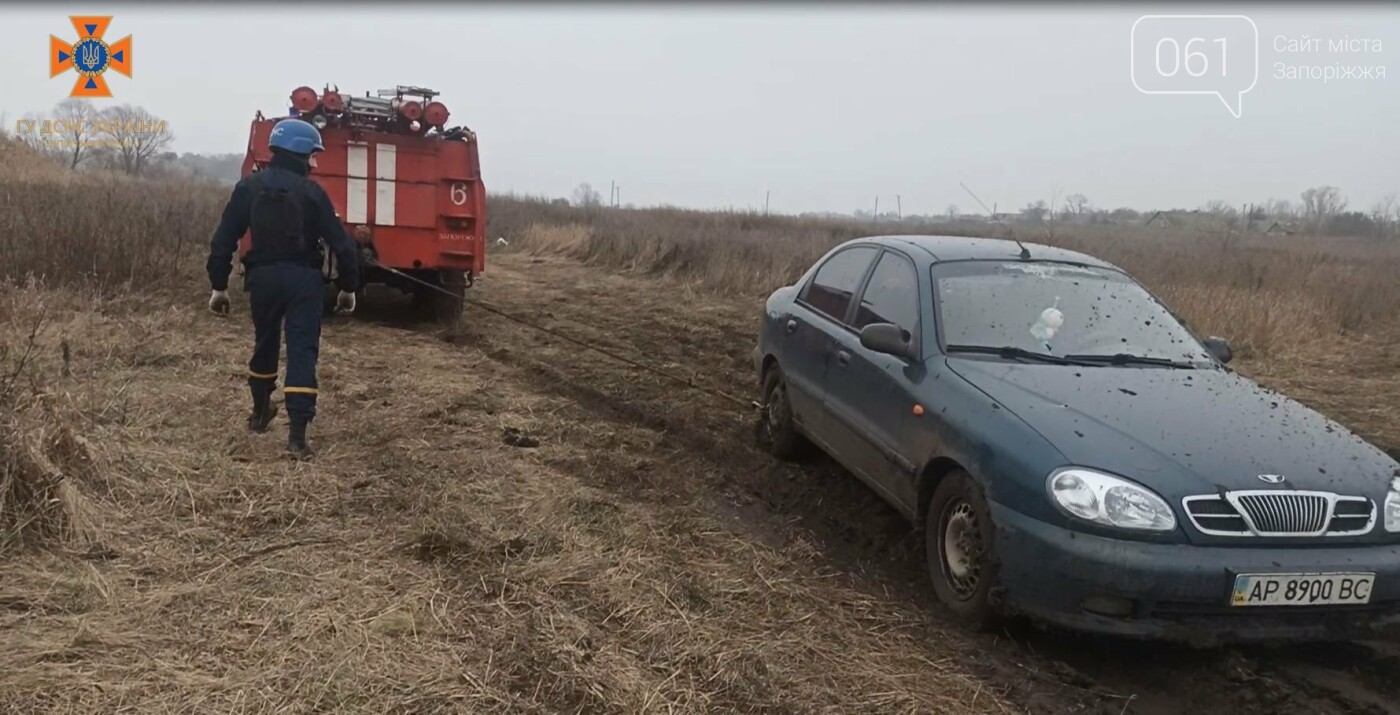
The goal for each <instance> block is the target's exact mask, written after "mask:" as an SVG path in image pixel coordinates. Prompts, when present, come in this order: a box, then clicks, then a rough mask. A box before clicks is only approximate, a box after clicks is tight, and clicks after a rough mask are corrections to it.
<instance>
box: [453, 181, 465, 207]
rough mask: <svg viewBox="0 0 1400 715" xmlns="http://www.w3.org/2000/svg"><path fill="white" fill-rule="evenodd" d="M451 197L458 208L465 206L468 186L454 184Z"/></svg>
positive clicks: (460, 183) (458, 183) (459, 183)
mask: <svg viewBox="0 0 1400 715" xmlns="http://www.w3.org/2000/svg"><path fill="white" fill-rule="evenodd" d="M451 196H452V203H454V204H456V205H458V206H461V205H462V204H465V203H466V202H467V185H466V184H464V183H462V182H460V181H459V182H457V183H455V184H453V185H452V192H451Z"/></svg>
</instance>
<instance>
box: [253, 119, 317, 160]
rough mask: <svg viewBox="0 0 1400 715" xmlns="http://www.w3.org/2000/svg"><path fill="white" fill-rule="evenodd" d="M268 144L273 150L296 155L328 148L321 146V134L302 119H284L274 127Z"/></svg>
mask: <svg viewBox="0 0 1400 715" xmlns="http://www.w3.org/2000/svg"><path fill="white" fill-rule="evenodd" d="M267 143H268V145H269V146H271V147H272V148H273V149H285V150H287V151H290V152H292V153H295V154H310V153H312V152H317V151H325V150H326V147H324V146H322V145H321V132H319V131H316V127H313V126H311V124H310V123H308V122H304V121H302V120H300V119H283V120H282V121H280V122H278V123H277V124H276V125H275V126H273V127H272V137H271V138H270V139H268V141H267Z"/></svg>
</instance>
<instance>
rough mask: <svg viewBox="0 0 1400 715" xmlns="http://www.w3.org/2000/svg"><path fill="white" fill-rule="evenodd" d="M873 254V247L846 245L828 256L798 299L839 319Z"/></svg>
mask: <svg viewBox="0 0 1400 715" xmlns="http://www.w3.org/2000/svg"><path fill="white" fill-rule="evenodd" d="M874 258H875V249H874V248H872V247H870V246H857V247H855V248H848V249H846V250H844V251H841V252H840V253H838V254H836V255H834V256H832V257H831V258H830V259H828V260H827V262H826V263H824V264H822V267H821V268H818V269H817V274H816V275H815V276H812V281H811V282H810V283H808V284H807V289H806V291H805V292H804V293H803V295H802V300H803V301H805V302H806V303H807V304H808V305H810V306H812V308H814V309H816V310H818V311H821V312H822V313H825V314H827V315H828V316H830V317H831V318H833V319H835V320H836V321H838V322H840V321H841V320H843V319H844V318H845V317H846V308H848V307H850V305H851V297H852V296H853V295H854V294H855V292H856V288H859V287H860V279H862V278H864V277H865V270H866V269H867V268H869V267H870V261H871V260H873V259H874Z"/></svg>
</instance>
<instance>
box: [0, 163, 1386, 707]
mask: <svg viewBox="0 0 1400 715" xmlns="http://www.w3.org/2000/svg"><path fill="white" fill-rule="evenodd" d="M12 169H13V170H12ZM224 191H225V190H224V189H220V188H218V187H210V186H199V185H181V186H170V185H161V184H156V183H150V184H144V183H140V184H133V183H114V182H105V181H100V180H99V181H80V180H73V179H71V178H70V177H68V176H67V175H64V174H61V173H57V174H55V173H49V172H46V171H45V170H43V169H42V167H38V166H37V165H34V164H33V162H32V161H30V160H29V158H28V157H25V156H23V155H22V154H18V155H17V154H16V153H15V152H14V151H13V150H11V149H10V148H8V147H6V146H5V145H4V144H3V142H0V252H2V253H0V255H4V256H6V260H5V261H4V262H2V263H0V712H13V713H32V712H127V711H131V712H190V711H201V712H269V713H270V712H413V713H418V712H502V713H506V712H509V713H516V712H540V713H545V712H549V713H553V712H569V713H613V712H616V713H635V712H765V713H808V712H832V713H846V712H871V713H891V712H909V713H915V712H917V713H925V712H945V713H969V712H1043V713H1064V712H1090V713H1123V712H1142V713H1174V712H1182V711H1187V710H1196V711H1200V712H1218V711H1221V710H1222V709H1227V708H1228V709H1229V711H1231V712H1234V713H1274V712H1283V711H1284V710H1283V708H1285V707H1287V708H1290V709H1292V711H1297V712H1357V713H1370V712H1386V711H1387V709H1388V708H1389V707H1391V705H1390V703H1393V702H1394V701H1396V700H1397V699H1400V683H1397V681H1396V679H1395V677H1394V675H1393V674H1394V673H1395V672H1400V646H1397V645H1395V644H1392V643H1386V642H1378V643H1366V644H1346V645H1335V646H1324V647H1314V648H1309V649H1305V650H1300V649H1296V648H1295V649H1287V648H1285V649H1268V648H1255V649H1224V650H1216V651H1206V652H1196V651H1190V650H1187V649H1183V648H1176V647H1165V646H1153V645H1146V644H1136V643H1119V642H1114V641H1104V640H1097V639H1083V638H1073V637H1069V636H1065V635H1063V634H1055V633H1048V634H1047V633H1043V632H1040V631H1038V630H1035V629H1029V628H1026V629H1013V630H1009V631H1007V632H1004V633H997V634H969V633H965V632H962V631H960V630H958V629H956V628H954V627H952V626H950V625H949V623H948V622H947V621H946V620H945V619H944V618H943V616H942V615H941V614H940V613H939V611H938V609H937V607H936V606H934V605H932V603H931V601H932V599H931V595H930V593H929V591H928V589H927V588H926V587H925V585H924V579H923V576H922V573H921V569H922V567H921V560H922V555H921V554H920V552H919V546H918V544H919V541H920V540H919V539H918V538H917V536H916V535H913V534H911V533H910V531H909V529H908V527H907V526H905V525H904V524H903V523H902V522H901V521H900V519H899V517H898V516H897V515H896V514H894V513H893V511H892V510H890V509H889V508H888V507H886V506H884V505H883V503H882V502H880V501H879V499H878V498H877V497H875V496H874V495H873V494H872V493H870V492H869V491H868V490H866V489H865V488H864V487H862V486H860V485H859V484H858V483H857V482H856V481H855V480H854V479H853V478H851V477H850V476H849V475H847V474H845V473H844V472H843V471H842V470H840V469H839V468H837V467H835V466H833V465H831V464H829V463H817V464H812V465H801V466H794V465H787V464H779V463H775V462H773V461H772V460H770V459H769V458H767V457H766V456H765V455H763V454H762V453H761V452H760V451H759V450H757V449H756V448H755V446H754V445H753V443H752V431H753V430H752V428H753V415H751V414H750V413H748V412H747V411H745V410H742V409H739V408H736V407H735V406H734V405H732V404H729V403H726V402H723V401H718V400H715V399H714V398H713V397H710V396H707V395H705V394H703V393H699V392H693V391H686V390H680V389H677V387H676V386H675V385H674V384H670V383H667V382H665V381H662V380H660V379H658V378H657V377H655V376H653V375H650V374H646V373H641V372H638V371H636V370H634V369H631V368H628V367H627V366H625V365H619V364H616V363H613V362H611V361H609V360H608V359H606V358H604V357H602V356H600V355H598V354H595V353H591V352H588V351H582V350H580V349H578V348H576V347H575V346H574V345H573V344H571V343H568V342H565V341H561V340H558V339H556V338H552V337H550V336H548V335H544V334H539V333H534V332H531V331H529V330H527V329H525V328H523V327H521V326H519V325H517V324H515V323H512V322H508V321H505V320H502V319H500V318H497V317H495V316H492V315H490V314H488V313H483V312H481V311H473V310H472V309H471V308H470V307H469V308H468V309H467V318H466V319H465V321H464V324H462V325H460V326H456V327H455V328H453V329H449V330H445V331H444V330H442V329H441V328H439V327H438V326H436V325H433V324H428V323H422V322H416V321H415V320H413V319H411V318H409V317H406V314H407V312H408V311H407V306H408V301H407V299H404V298H400V297H398V296H396V295H394V294H392V293H391V292H385V291H378V292H373V293H371V295H370V299H369V300H368V301H367V302H366V305H365V306H364V308H363V309H362V311H361V314H359V315H357V316H355V317H353V318H348V319H346V318H337V319H333V320H331V321H329V322H328V323H327V325H326V328H325V334H324V342H323V348H322V370H321V381H322V384H323V400H322V410H321V416H320V417H319V418H318V420H317V422H316V424H315V425H314V427H313V441H314V442H316V443H317V446H318V447H319V449H320V451H319V454H318V460H317V461H316V462H314V463H312V464H299V463H294V462H292V461H290V460H287V459H285V458H283V457H282V455H281V452H280V447H281V441H280V440H281V435H280V433H279V432H280V429H282V426H283V425H284V424H285V423H284V422H279V423H278V424H277V425H276V430H277V431H275V432H274V434H272V435H269V436H265V437H256V436H251V435H249V434H247V432H246V430H244V429H243V428H242V418H243V416H244V414H245V411H246V409H247V407H246V404H245V401H246V395H245V389H244V380H243V375H244V370H243V366H244V361H245V359H246V351H247V349H248V347H249V343H250V337H251V325H250V321H249V320H248V318H247V316H246V311H244V310H241V308H242V306H245V305H246V300H245V299H244V298H243V296H241V295H238V294H236V288H237V286H236V285H235V311H234V315H233V316H232V317H230V318H228V319H219V318H215V317H213V316H210V315H209V314H207V312H206V311H205V310H204V306H203V301H204V299H205V297H206V296H207V286H206V285H204V283H203V278H202V270H201V269H202V264H203V258H204V250H205V241H207V237H208V235H209V232H210V231H211V230H212V227H213V225H214V223H215V221H216V218H217V213H218V211H219V209H220V208H221V207H222V201H223V199H224ZM492 212H493V213H492V219H491V221H492V222H491V229H490V231H491V233H490V236H491V239H492V240H493V241H494V239H495V238H496V237H497V236H504V237H506V238H507V239H508V240H509V241H510V243H511V247H510V248H509V249H506V250H504V251H501V252H498V253H493V255H492V256H491V257H490V259H489V260H488V273H487V275H486V276H485V277H484V278H483V279H482V281H481V283H480V284H479V285H478V287H477V288H476V289H474V291H475V292H474V296H473V298H474V299H475V300H479V301H483V302H485V303H489V304H490V305H492V306H495V307H498V308H502V309H505V310H508V311H510V312H511V313H512V314H515V315H518V316H521V317H525V318H528V319H530V320H531V321H534V322H538V323H541V324H544V325H547V326H549V327H551V328H554V329H556V330H559V331H561V332H564V333H566V334H570V335H572V336H575V337H577V338H580V339H584V340H588V341H592V342H595V343H597V344H599V345H601V346H603V347H606V348H608V349H611V350H615V351H619V352H626V353H628V354H631V355H634V356H636V357H637V358H638V359H643V360H645V361H647V362H648V363H649V364H653V365H655V366H657V367H660V368H663V369H666V370H669V371H671V372H674V373H678V374H681V375H685V376H687V377H689V378H691V379H692V380H693V381H694V382H695V383H696V384H699V385H703V386H706V387H711V388H715V389H722V390H725V391H728V392H733V393H735V394H739V395H741V396H743V397H745V398H747V397H753V396H754V395H753V393H754V391H755V390H754V389H753V387H752V385H751V383H752V382H753V377H752V375H751V374H750V373H751V370H752V368H751V366H750V365H749V364H748V357H747V355H748V351H749V349H750V348H751V347H752V341H753V339H754V331H755V330H756V327H757V320H756V316H757V310H758V306H759V305H760V302H761V300H762V299H763V297H764V296H765V295H766V293H767V292H768V291H769V290H770V289H771V288H772V287H774V286H776V285H779V284H780V283H782V282H783V281H785V280H788V279H790V278H791V277H793V276H795V275H796V274H797V273H800V272H801V271H802V270H803V269H804V268H805V267H806V266H807V265H808V264H810V262H811V260H812V259H813V258H815V257H816V256H817V255H820V254H821V253H822V252H824V251H825V250H826V249H827V248H829V247H830V246H832V245H834V244H835V243H836V242H838V241H840V240H842V239H844V238H848V237H852V236H856V235H861V234H868V233H876V232H883V231H884V227H876V226H860V225H856V224H849V225H847V224H839V223H829V222H816V221H803V220H797V219H792V218H782V217H770V218H765V217H759V216H750V215H739V214H722V213H699V212H682V211H673V210H643V211H620V210H619V211H606V210H603V211H596V212H589V211H584V210H580V209H571V208H567V207H559V206H551V205H549V204H547V203H545V202H535V201H530V200H526V199H512V198H502V199H499V200H494V201H493V203H492ZM973 229H974V227H971V226H952V227H947V228H946V230H947V231H950V232H951V231H960V232H968V231H972V230H973ZM1090 229H1093V227H1086V228H1085V229H1084V230H1082V231H1076V232H1074V233H1073V235H1070V234H1069V232H1068V231H1061V232H1060V233H1059V235H1053V236H1049V237H1047V236H1045V235H1036V236H1023V238H1027V239H1034V240H1036V241H1038V242H1046V243H1055V244H1057V245H1067V246H1072V247H1076V248H1080V249H1083V250H1087V251H1090V252H1092V253H1095V254H1097V255H1100V256H1103V257H1105V258H1107V259H1109V260H1113V261H1115V262H1119V263H1120V264H1122V265H1124V266H1125V267H1127V268H1128V269H1129V270H1131V271H1133V272H1134V273H1136V274H1137V275H1139V276H1140V277H1141V278H1142V279H1143V281H1144V282H1145V283H1147V284H1148V286H1149V287H1150V288H1152V289H1153V290H1154V291H1155V292H1157V293H1158V294H1159V295H1161V296H1162V297H1163V298H1164V299H1165V300H1167V301H1168V303H1169V304H1171V305H1172V306H1173V307H1174V308H1175V309H1176V310H1177V311H1178V312H1179V313H1180V314H1182V315H1183V316H1184V317H1185V319H1186V320H1188V321H1189V322H1190V323H1191V324H1192V325H1193V326H1194V327H1196V328H1197V329H1198V330H1200V331H1201V332H1209V333H1215V334H1220V335H1224V336H1227V337H1229V338H1231V339H1232V340H1233V341H1234V342H1235V343H1236V345H1237V346H1239V347H1240V348H1241V352H1242V353H1243V355H1242V358H1241V360H1240V362H1239V366H1240V369H1241V370H1242V371H1243V372H1246V373H1248V374H1250V375H1252V376H1254V377H1256V378H1257V379H1260V380H1261V381H1263V382H1265V383H1266V384H1268V385H1270V386H1272V387H1277V388H1280V389H1282V390H1284V391H1286V392H1288V393H1289V394H1292V395H1294V396H1296V397H1298V398H1300V399H1302V400H1304V401H1306V402H1308V403H1309V404H1312V405H1313V406H1315V407H1318V408H1319V409H1322V410H1324V411H1325V412H1327V413H1328V414H1330V415H1332V416H1334V417H1336V418H1338V419H1339V420H1341V421H1342V422H1343V423H1345V424H1347V425H1348V426H1350V427H1352V428H1353V429H1355V430H1357V431H1358V432H1360V433H1361V434H1362V435H1364V436H1366V437H1367V438H1369V439H1371V440H1373V441H1376V442H1377V443H1379V444H1382V445H1383V446H1386V447H1389V448H1392V449H1394V448H1397V447H1400V413H1397V406H1396V400H1394V399H1393V398H1392V399H1384V396H1385V395H1392V396H1393V395H1394V393H1395V389H1394V385H1395V384H1396V380H1397V378H1400V349H1397V348H1400V334H1397V325H1396V318H1397V316H1400V292H1397V287H1396V285H1395V281H1394V280H1393V276H1395V275H1396V274H1397V269H1400V253H1398V252H1397V251H1396V248H1395V247H1393V246H1385V245H1374V244H1369V243H1367V242H1364V241H1359V240H1353V239H1326V240H1309V239H1303V238H1289V239H1286V240H1283V241H1276V240H1272V239H1264V238H1261V237H1244V236H1238V235H1235V236H1212V235H1176V234H1172V233H1169V232H1168V233H1156V232H1153V233H1146V232H1143V233H1139V234H1135V235H1132V234H1129V233H1115V232H1109V231H1106V230H1098V229H1094V230H1090ZM907 230H920V229H907ZM10 257H14V259H13V260H11V259H10ZM236 283H237V282H236V281H235V284H236ZM522 437H523V439H522Z"/></svg>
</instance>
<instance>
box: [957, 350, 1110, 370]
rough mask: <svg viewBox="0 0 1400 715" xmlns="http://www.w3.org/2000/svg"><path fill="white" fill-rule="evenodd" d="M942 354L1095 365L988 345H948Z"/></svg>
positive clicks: (1031, 351)
mask: <svg viewBox="0 0 1400 715" xmlns="http://www.w3.org/2000/svg"><path fill="white" fill-rule="evenodd" d="M944 352H949V353H982V354H984V355H997V356H999V357H1004V358H1006V359H1008V360H1039V361H1041V362H1048V363H1052V364H1054V365H1084V366H1093V365H1096V364H1097V363H1092V362H1084V361H1080V360H1075V359H1074V358H1073V357H1072V356H1067V357H1060V356H1059V355H1051V354H1049V353H1038V352H1035V351H1033V350H1025V349H1023V348H1017V347H1012V346H1010V345H1004V346H1002V347H999V348H994V347H992V346H990V345H949V346H948V347H946V348H944Z"/></svg>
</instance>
